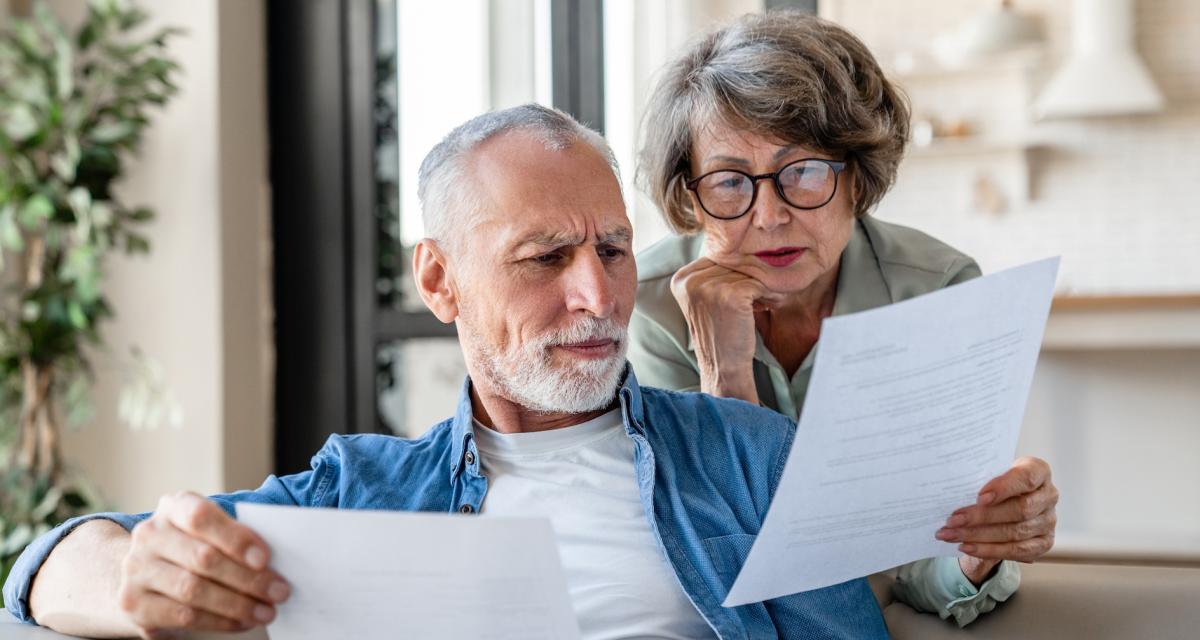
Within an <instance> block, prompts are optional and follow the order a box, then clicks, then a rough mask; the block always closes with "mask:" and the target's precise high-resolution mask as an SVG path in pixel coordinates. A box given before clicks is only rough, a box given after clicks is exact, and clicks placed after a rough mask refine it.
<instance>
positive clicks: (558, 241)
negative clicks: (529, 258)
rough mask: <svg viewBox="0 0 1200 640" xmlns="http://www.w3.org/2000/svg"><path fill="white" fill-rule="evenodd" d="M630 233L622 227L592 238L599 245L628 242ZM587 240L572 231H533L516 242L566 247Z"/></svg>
mask: <svg viewBox="0 0 1200 640" xmlns="http://www.w3.org/2000/svg"><path fill="white" fill-rule="evenodd" d="M631 237H632V233H631V232H630V230H629V229H626V228H624V227H617V228H615V229H610V230H608V231H603V232H600V233H597V234H595V235H594V236H593V238H594V239H595V240H596V241H597V242H600V243H605V242H617V241H624V240H629V239H630V238H631ZM588 240H589V237H588V235H587V234H582V233H575V232H572V231H535V232H532V233H528V234H526V235H524V236H522V237H521V238H520V239H518V240H517V243H516V244H518V245H525V244H537V245H544V246H556V247H558V246H567V245H581V244H586V243H587V242H588Z"/></svg>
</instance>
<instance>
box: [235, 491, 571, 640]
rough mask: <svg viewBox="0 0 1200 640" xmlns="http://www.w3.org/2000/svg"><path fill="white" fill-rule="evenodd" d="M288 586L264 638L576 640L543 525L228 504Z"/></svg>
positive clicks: (516, 520) (497, 519) (518, 520)
mask: <svg viewBox="0 0 1200 640" xmlns="http://www.w3.org/2000/svg"><path fill="white" fill-rule="evenodd" d="M237 515H238V520H239V521H240V522H242V523H243V524H245V525H246V526H248V527H250V528H251V529H254V530H255V531H257V532H258V534H259V535H260V536H262V537H263V539H264V540H266V542H267V544H268V545H270V547H271V566H272V568H274V569H275V570H276V571H278V572H279V573H280V575H282V576H283V577H284V578H286V579H287V580H288V581H289V582H290V583H291V587H292V595H291V598H289V599H288V600H287V602H285V603H283V604H282V605H281V606H280V607H279V608H278V615H277V616H276V618H275V620H274V621H273V622H272V623H271V624H270V625H269V626H268V627H267V633H268V635H269V636H270V637H271V639H272V640H307V639H312V640H327V639H328V638H356V639H362V640H371V639H373V638H380V639H382V638H387V639H388V640H391V639H394V638H423V639H424V638H432V639H442V638H446V639H448V638H479V639H486V640H524V639H544V640H559V639H560V638H568V639H572V638H578V637H579V627H578V624H577V623H576V621H575V615H574V613H573V611H572V609H571V600H570V596H569V594H568V592H567V582H566V578H565V576H564V574H563V570H562V563H561V561H560V559H559V556H558V547H557V546H556V542H555V538H554V532H553V530H552V529H551V526H550V521H549V520H548V519H546V518H500V517H495V518H490V517H486V516H459V515H453V514H430V513H400V512H382V511H350V510H336V509H312V508H299V507H279V506H267V505H258V504H238V505H237Z"/></svg>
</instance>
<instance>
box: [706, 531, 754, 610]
mask: <svg viewBox="0 0 1200 640" xmlns="http://www.w3.org/2000/svg"><path fill="white" fill-rule="evenodd" d="M757 537H758V536H756V535H754V534H750V533H735V534H732V535H727V536H717V537H715V538H705V539H703V540H701V541H700V544H701V546H703V547H704V552H705V553H707V554H708V559H709V561H710V562H711V563H712V566H713V569H714V570H715V571H716V574H717V578H718V580H719V581H720V583H721V586H722V587H724V591H723V593H722V594H721V597H722V598H724V597H725V595H726V594H728V593H729V588H730V587H732V586H733V581H734V580H735V579H736V578H737V575H738V573H739V572H740V571H741V570H742V565H744V564H746V556H748V555H750V547H752V546H754V540H755V538H757Z"/></svg>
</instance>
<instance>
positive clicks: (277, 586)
mask: <svg viewBox="0 0 1200 640" xmlns="http://www.w3.org/2000/svg"><path fill="white" fill-rule="evenodd" d="M267 597H268V598H270V599H272V600H274V601H275V602H283V601H284V600H286V599H287V597H288V586H287V584H285V583H284V582H283V581H282V580H276V581H275V582H272V583H271V586H270V587H268V588H267Z"/></svg>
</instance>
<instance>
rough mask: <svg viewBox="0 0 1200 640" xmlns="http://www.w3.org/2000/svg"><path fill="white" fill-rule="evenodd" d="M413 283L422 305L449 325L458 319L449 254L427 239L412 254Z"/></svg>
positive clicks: (418, 244) (455, 291) (419, 243)
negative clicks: (448, 261)
mask: <svg viewBox="0 0 1200 640" xmlns="http://www.w3.org/2000/svg"><path fill="white" fill-rule="evenodd" d="M412 270H413V279H414V280H416V284H417V293H419V294H421V301H422V302H424V303H425V306H427V307H429V310H430V311H432V312H433V315H435V316H437V319H438V320H441V321H442V322H444V323H446V324H450V323H451V322H454V320H455V319H456V318H458V290H457V289H456V287H455V286H454V282H453V280H452V278H451V277H450V270H449V265H448V264H447V262H446V254H445V253H444V252H443V251H442V248H441V247H439V246H438V244H437V242H436V241H434V240H431V239H429V238H425V239H423V240H421V241H420V242H418V243H417V246H416V248H415V250H414V251H413V262H412Z"/></svg>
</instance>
